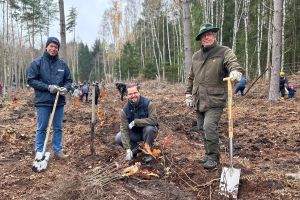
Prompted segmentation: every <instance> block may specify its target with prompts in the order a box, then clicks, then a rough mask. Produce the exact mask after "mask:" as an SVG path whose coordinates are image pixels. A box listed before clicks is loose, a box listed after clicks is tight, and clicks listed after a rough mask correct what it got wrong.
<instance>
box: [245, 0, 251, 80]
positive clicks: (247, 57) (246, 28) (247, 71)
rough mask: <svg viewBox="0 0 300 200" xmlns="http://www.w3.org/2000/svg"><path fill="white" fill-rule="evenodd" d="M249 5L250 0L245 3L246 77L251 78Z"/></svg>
mask: <svg viewBox="0 0 300 200" xmlns="http://www.w3.org/2000/svg"><path fill="white" fill-rule="evenodd" d="M249 5H250V0H245V2H244V11H245V12H244V26H245V29H244V30H245V71H246V77H247V78H249V66H248V65H249V64H248V63H249V55H248V24H249Z"/></svg>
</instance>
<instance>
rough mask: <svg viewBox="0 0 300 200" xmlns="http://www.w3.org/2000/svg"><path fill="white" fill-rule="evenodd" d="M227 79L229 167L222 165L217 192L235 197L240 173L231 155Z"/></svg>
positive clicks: (230, 107)
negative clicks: (234, 166) (234, 165)
mask: <svg viewBox="0 0 300 200" xmlns="http://www.w3.org/2000/svg"><path fill="white" fill-rule="evenodd" d="M223 80H224V81H227V86H228V132H229V156H230V167H229V168H227V167H223V169H222V174H221V180H220V191H219V194H221V195H224V196H226V197H232V198H234V199H236V198H237V194H238V189H239V181H240V175H241V169H236V168H233V164H232V157H233V145H232V138H233V118H232V85H231V79H230V78H229V77H228V78H224V79H223Z"/></svg>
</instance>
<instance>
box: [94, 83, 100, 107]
mask: <svg viewBox="0 0 300 200" xmlns="http://www.w3.org/2000/svg"><path fill="white" fill-rule="evenodd" d="M99 95H100V88H99V82H98V81H96V83H95V104H96V105H98V100H99Z"/></svg>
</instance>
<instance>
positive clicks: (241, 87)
mask: <svg viewBox="0 0 300 200" xmlns="http://www.w3.org/2000/svg"><path fill="white" fill-rule="evenodd" d="M246 84H247V80H246V78H245V76H242V78H241V80H240V81H239V83H238V84H237V85H236V87H235V90H234V94H235V95H236V94H237V93H238V92H239V91H240V92H241V96H244V90H245V87H246Z"/></svg>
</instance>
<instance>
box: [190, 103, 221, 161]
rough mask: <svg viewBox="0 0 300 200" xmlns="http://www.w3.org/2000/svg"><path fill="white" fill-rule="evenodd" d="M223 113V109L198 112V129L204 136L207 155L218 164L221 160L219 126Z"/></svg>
mask: <svg viewBox="0 0 300 200" xmlns="http://www.w3.org/2000/svg"><path fill="white" fill-rule="evenodd" d="M222 113H223V108H211V109H209V110H208V111H206V112H200V111H196V115H197V127H198V130H199V132H200V133H201V134H202V138H203V142H204V149H205V155H206V156H208V158H209V159H211V160H214V161H216V162H219V159H220V144H219V133H218V124H219V121H220V118H221V115H222Z"/></svg>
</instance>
